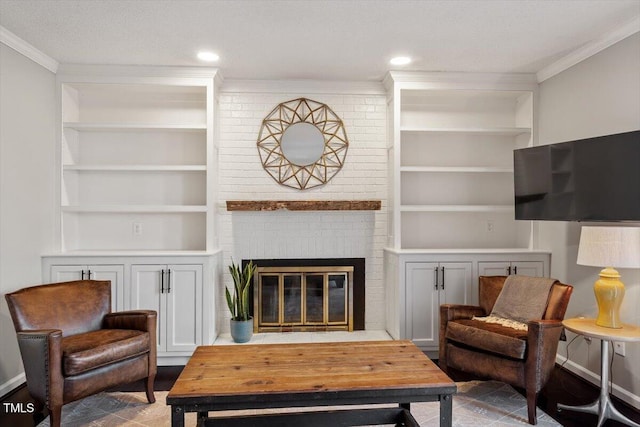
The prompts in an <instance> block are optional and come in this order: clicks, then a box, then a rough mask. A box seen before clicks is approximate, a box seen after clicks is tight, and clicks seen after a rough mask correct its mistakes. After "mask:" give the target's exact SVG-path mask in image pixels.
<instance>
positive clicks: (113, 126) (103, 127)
mask: <svg viewBox="0 0 640 427" xmlns="http://www.w3.org/2000/svg"><path fill="white" fill-rule="evenodd" d="M64 128H65V129H74V130H78V131H95V132H107V131H113V132H117V131H145V132H146V131H162V132H166V131H172V130H175V131H181V132H183V131H205V130H207V125H200V124H163V123H85V122H82V123H81V122H65V123H64Z"/></svg>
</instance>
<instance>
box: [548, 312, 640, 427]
mask: <svg viewBox="0 0 640 427" xmlns="http://www.w3.org/2000/svg"><path fill="white" fill-rule="evenodd" d="M562 324H563V325H564V327H565V328H566V329H567V330H569V331H571V332H574V333H576V334H579V335H583V336H585V337H591V338H596V339H599V340H601V344H600V353H601V354H600V359H601V361H600V396H599V397H598V398H597V399H596V401H595V402H593V403H590V404H587V405H582V406H569V405H563V404H558V409H568V410H571V411H578V412H586V413H589V414H598V424H597V426H598V427H600V426H602V425H603V424H604V422H605V421H606V420H608V419H613V420H616V421H619V422H621V423H624V424H627V425H630V426H633V427H640V424H638V423H636V422H634V421H632V420H630V419H629V418H627V417H625V416H624V415H622V414H621V413H620V412H619V411H618V410H617V409H616V408H615V407H614V406H613V402H611V399H610V397H609V392H608V386H609V375H610V372H609V341H626V342H633V341H640V327H637V326H634V325H628V324H623V325H622V328H618V329H614V328H605V327H602V326H598V325H596V319H586V318H574V319H566V320H564V321H563V322H562Z"/></svg>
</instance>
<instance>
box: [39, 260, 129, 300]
mask: <svg viewBox="0 0 640 427" xmlns="http://www.w3.org/2000/svg"><path fill="white" fill-rule="evenodd" d="M46 274H49V276H48V277H45V282H69V281H72V280H85V279H87V280H109V281H111V311H120V310H122V309H123V307H124V265H122V264H119V265H118V264H115V265H113V264H102V265H100V264H94V265H91V264H71V265H69V264H53V265H51V266H50V267H49V268H48V269H47V270H46V271H45V275H46Z"/></svg>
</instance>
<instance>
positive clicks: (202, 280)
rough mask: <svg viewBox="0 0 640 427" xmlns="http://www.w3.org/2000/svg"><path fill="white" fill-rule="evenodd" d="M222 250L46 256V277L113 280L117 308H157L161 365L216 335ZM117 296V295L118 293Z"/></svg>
mask: <svg viewBox="0 0 640 427" xmlns="http://www.w3.org/2000/svg"><path fill="white" fill-rule="evenodd" d="M221 265H222V252H221V251H216V252H211V253H209V254H206V255H202V254H198V255H193V254H185V253H184V252H176V253H173V254H170V253H166V254H164V255H149V254H147V253H145V252H141V253H133V252H132V253H128V254H126V255H122V254H121V255H113V254H110V255H47V256H44V257H43V258H42V271H43V276H44V277H43V279H44V281H45V282H47V283H48V282H59V281H70V280H77V279H82V278H83V276H84V278H85V279H87V278H89V272H90V274H91V279H97V280H111V284H112V286H113V287H114V288H113V291H112V292H113V293H112V299H113V301H117V304H115V305H114V307H113V308H112V309H113V310H114V311H122V310H135V309H149V310H155V311H156V312H157V313H158V323H157V328H158V329H157V340H158V364H159V365H183V364H185V363H186V361H187V360H188V359H189V357H190V356H191V354H192V353H193V350H194V349H195V348H196V347H197V346H198V345H211V344H213V342H214V341H215V339H216V337H217V327H216V314H217V312H216V289H217V287H218V286H220V283H221V281H222V279H221V275H222V271H221ZM114 296H115V298H114Z"/></svg>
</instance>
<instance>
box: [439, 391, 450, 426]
mask: <svg viewBox="0 0 640 427" xmlns="http://www.w3.org/2000/svg"><path fill="white" fill-rule="evenodd" d="M452 417H453V396H452V395H450V394H444V395H441V396H440V427H451V423H452V421H453V418H452Z"/></svg>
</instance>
